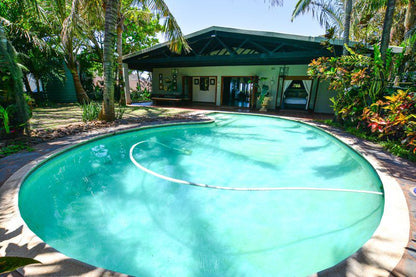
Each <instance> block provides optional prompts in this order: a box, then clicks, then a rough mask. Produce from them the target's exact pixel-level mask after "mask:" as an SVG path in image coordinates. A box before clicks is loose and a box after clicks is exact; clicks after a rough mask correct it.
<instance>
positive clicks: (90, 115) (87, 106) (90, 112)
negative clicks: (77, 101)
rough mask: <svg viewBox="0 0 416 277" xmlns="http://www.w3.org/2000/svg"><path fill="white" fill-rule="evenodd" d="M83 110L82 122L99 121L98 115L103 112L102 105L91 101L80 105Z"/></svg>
mask: <svg viewBox="0 0 416 277" xmlns="http://www.w3.org/2000/svg"><path fill="white" fill-rule="evenodd" d="M79 106H80V107H81V110H82V121H84V122H87V121H94V120H97V119H98V115H99V113H100V111H101V105H100V104H99V103H97V102H94V101H91V102H89V103H84V104H82V105H79Z"/></svg>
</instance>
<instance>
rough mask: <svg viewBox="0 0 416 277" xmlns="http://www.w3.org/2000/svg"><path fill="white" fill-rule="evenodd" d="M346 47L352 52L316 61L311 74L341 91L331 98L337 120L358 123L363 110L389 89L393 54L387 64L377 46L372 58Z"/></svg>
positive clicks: (312, 65) (309, 70)
mask: <svg viewBox="0 0 416 277" xmlns="http://www.w3.org/2000/svg"><path fill="white" fill-rule="evenodd" d="M347 49H348V51H349V52H350V55H348V56H341V57H320V58H318V59H315V60H313V61H312V62H311V63H310V64H309V69H308V74H309V75H310V76H312V77H315V78H321V79H324V80H328V81H329V84H330V89H333V90H335V91H337V92H339V93H338V94H337V95H336V96H335V97H332V98H331V99H330V100H331V102H332V104H333V106H332V107H333V109H334V112H335V115H336V118H337V120H341V121H347V122H351V123H357V122H358V121H359V120H360V116H361V114H362V111H363V109H364V108H365V107H366V106H369V105H371V104H372V103H375V102H376V101H377V100H379V99H380V98H381V96H382V94H383V92H384V90H385V88H386V81H385V80H386V75H387V74H386V72H387V70H386V68H389V67H390V64H391V55H388V59H387V63H386V66H384V63H383V61H382V59H381V54H380V51H379V48H378V47H377V46H375V47H374V57H373V58H372V57H370V56H367V55H364V54H359V53H357V52H355V51H354V50H352V49H351V48H348V47H347Z"/></svg>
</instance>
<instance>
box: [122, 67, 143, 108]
mask: <svg viewBox="0 0 416 277" xmlns="http://www.w3.org/2000/svg"><path fill="white" fill-rule="evenodd" d="M123 75H124V95H125V98H126V105H130V104H131V97H130V82H129V66H128V65H127V64H126V63H123ZM139 81H140V80H139Z"/></svg>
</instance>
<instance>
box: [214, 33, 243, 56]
mask: <svg viewBox="0 0 416 277" xmlns="http://www.w3.org/2000/svg"><path fill="white" fill-rule="evenodd" d="M215 38H216V39H217V40H218V42H219V43H220V44H221V45H222V46H223V47H224V48H225V49H227V51H228V52H229V53H230V55H231V56H234V55H238V54H237V53H236V52H235V51H234V49H232V48H230V47H228V45H227V44H225V43H224V42H223V41H222V40H221V39H220V38H219V37H218V35H217V36H215Z"/></svg>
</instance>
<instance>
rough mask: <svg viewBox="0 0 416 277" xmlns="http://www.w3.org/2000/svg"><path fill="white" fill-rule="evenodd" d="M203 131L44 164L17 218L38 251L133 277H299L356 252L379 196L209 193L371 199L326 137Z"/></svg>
mask: <svg viewBox="0 0 416 277" xmlns="http://www.w3.org/2000/svg"><path fill="white" fill-rule="evenodd" d="M211 116H212V117H214V118H215V122H214V123H208V124H197V125H177V126H168V127H160V128H150V129H144V130H138V131H133V132H129V133H124V134H120V135H116V136H110V137H106V138H103V139H99V140H94V141H91V142H89V143H87V144H83V145H80V146H78V147H76V148H73V149H71V150H69V151H66V152H64V153H62V154H60V155H58V156H55V157H54V158H52V159H50V160H49V161H47V162H46V163H44V164H43V165H41V166H40V167H38V168H37V169H36V170H34V171H33V172H32V173H31V174H30V175H29V176H28V177H27V178H26V180H25V181H24V183H23V184H22V188H21V191H20V195H19V206H20V211H21V214H22V217H23V218H24V220H25V221H26V223H27V224H28V226H29V227H30V229H31V230H32V231H34V232H35V233H36V234H37V235H38V236H39V237H40V238H42V239H43V240H44V241H46V242H47V243H48V244H49V245H51V246H52V247H54V248H56V249H57V250H59V251H61V252H62V253H64V254H66V255H67V256H70V257H73V258H75V259H79V260H81V261H83V262H86V263H89V264H92V265H95V266H98V267H103V268H107V269H111V270H115V271H119V272H123V273H127V274H131V275H136V276H305V275H308V274H312V273H314V272H317V271H320V270H323V269H325V268H327V267H330V266H332V265H335V264H337V263H338V262H340V261H342V260H343V259H345V258H346V257H348V256H349V255H351V254H352V253H354V252H355V251H356V250H358V249H359V248H360V247H361V246H362V245H363V244H364V243H365V242H366V241H367V240H368V239H369V238H370V237H371V235H372V234H373V233H374V231H375V229H376V228H377V226H378V224H379V222H380V219H381V216H382V213H383V207H384V206H383V205H384V197H383V196H382V195H375V194H366V193H354V192H342V191H310V190H308V191H304V190H293V191H292V190H288V191H232V190H218V189H210V188H202V187H195V186H189V185H183V184H177V183H174V182H169V181H167V180H164V179H161V178H158V177H156V176H153V175H151V174H148V173H146V172H144V171H142V170H140V169H139V168H137V167H136V166H135V165H134V164H133V163H132V162H131V161H130V159H129V150H130V148H131V146H132V145H134V144H136V143H138V142H142V141H143V142H145V143H142V144H140V145H139V146H138V147H136V148H135V149H134V151H133V156H134V159H135V160H137V161H138V162H140V164H142V165H143V166H145V167H146V168H148V169H150V170H152V171H153V172H156V173H158V174H162V175H165V176H169V177H171V178H175V179H180V180H187V181H191V182H195V183H202V184H208V185H214V186H223V187H233V188H236V187H238V188H258V187H262V188H267V187H270V188H272V187H314V188H343V189H351V190H366V191H376V192H382V191H383V189H382V184H381V182H380V180H379V178H378V176H377V174H376V173H375V171H374V170H373V169H372V167H371V166H370V165H369V164H368V163H367V162H366V161H365V160H364V159H363V158H362V157H361V156H360V155H358V154H357V153H355V152H354V151H352V150H351V149H350V148H349V147H347V146H345V145H344V144H342V143H341V142H339V141H338V140H336V139H335V138H333V137H332V136H330V135H328V134H326V133H324V132H323V131H321V130H319V129H316V128H313V127H310V126H307V125H304V124H302V123H298V122H294V121H288V120H283V119H278V118H271V117H262V116H253V115H237V114H223V113H215V114H212V115H211Z"/></svg>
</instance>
